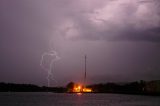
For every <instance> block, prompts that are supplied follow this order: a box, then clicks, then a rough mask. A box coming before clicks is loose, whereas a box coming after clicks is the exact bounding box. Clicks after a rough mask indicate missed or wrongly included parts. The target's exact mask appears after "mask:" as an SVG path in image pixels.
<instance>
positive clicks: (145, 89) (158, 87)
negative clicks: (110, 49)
mask: <svg viewBox="0 0 160 106" xmlns="http://www.w3.org/2000/svg"><path fill="white" fill-rule="evenodd" d="M74 84H75V83H74V82H70V83H68V84H67V86H66V87H46V86H42V87H40V86H37V85H33V84H14V83H0V92H55V93H65V92H67V91H70V90H71V89H73V86H74ZM87 87H89V88H91V89H92V90H93V93H122V94H143V95H144V94H145V95H160V80H155V81H148V82H145V81H142V80H141V81H139V82H137V81H136V82H128V83H113V82H109V83H105V84H102V83H100V84H93V85H88V86H87Z"/></svg>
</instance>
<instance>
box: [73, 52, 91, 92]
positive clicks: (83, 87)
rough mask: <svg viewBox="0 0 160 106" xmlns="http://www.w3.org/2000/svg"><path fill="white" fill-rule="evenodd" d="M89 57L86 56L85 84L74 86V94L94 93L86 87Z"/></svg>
mask: <svg viewBox="0 0 160 106" xmlns="http://www.w3.org/2000/svg"><path fill="white" fill-rule="evenodd" d="M86 71H87V56H86V55H85V72H84V83H83V84H82V85H81V84H74V87H73V88H72V91H71V92H73V93H89V92H92V89H91V88H87V87H86V76H87V73H86Z"/></svg>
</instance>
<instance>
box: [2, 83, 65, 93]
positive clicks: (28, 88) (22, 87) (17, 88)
mask: <svg viewBox="0 0 160 106" xmlns="http://www.w3.org/2000/svg"><path fill="white" fill-rule="evenodd" d="M0 92H56V93H61V92H66V89H65V88H63V87H46V86H42V87H40V86H37V85H33V84H14V83H0Z"/></svg>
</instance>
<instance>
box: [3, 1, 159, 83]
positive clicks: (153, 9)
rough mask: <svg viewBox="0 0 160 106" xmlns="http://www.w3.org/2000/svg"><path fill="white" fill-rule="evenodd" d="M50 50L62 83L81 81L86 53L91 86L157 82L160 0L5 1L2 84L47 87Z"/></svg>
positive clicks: (54, 73)
mask: <svg viewBox="0 0 160 106" xmlns="http://www.w3.org/2000/svg"><path fill="white" fill-rule="evenodd" d="M50 46H52V48H53V49H54V50H55V51H57V53H58V55H59V56H60V57H61V59H60V60H58V61H56V62H55V63H54V66H53V75H54V78H55V79H56V80H57V82H58V85H65V84H67V83H68V82H69V81H75V82H76V81H77V82H79V81H80V82H81V81H82V79H83V72H84V55H85V54H87V73H88V74H87V75H88V77H87V81H88V83H98V82H108V81H115V82H116V81H135V80H157V79H159V78H160V1H159V0H1V1H0V54H1V55H0V82H15V83H33V84H39V85H46V84H47V82H46V75H47V74H46V71H44V70H43V69H42V67H40V60H41V55H42V54H43V53H44V52H49V51H50ZM49 58H50V57H47V60H46V61H49ZM51 85H52V86H54V85H56V83H55V82H54V81H52V84H51Z"/></svg>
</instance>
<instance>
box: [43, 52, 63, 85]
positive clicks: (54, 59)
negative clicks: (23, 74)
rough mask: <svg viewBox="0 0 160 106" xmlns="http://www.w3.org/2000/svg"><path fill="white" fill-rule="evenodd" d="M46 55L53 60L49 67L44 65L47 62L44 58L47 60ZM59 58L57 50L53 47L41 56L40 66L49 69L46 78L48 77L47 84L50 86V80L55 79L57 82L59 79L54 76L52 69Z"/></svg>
mask: <svg viewBox="0 0 160 106" xmlns="http://www.w3.org/2000/svg"><path fill="white" fill-rule="evenodd" d="M46 56H50V57H51V61H50V62H49V66H48V67H46V66H45V65H44V64H45V61H44V60H45V57H46ZM59 59H60V57H59V56H58V54H57V52H56V51H55V50H53V49H52V50H51V51H49V52H45V53H43V54H42V56H41V61H40V66H41V67H42V68H43V69H44V70H45V71H47V77H46V79H47V85H48V87H50V80H53V81H55V82H56V83H57V81H56V80H55V79H54V77H53V71H52V69H53V64H54V62H55V61H57V60H59Z"/></svg>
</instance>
